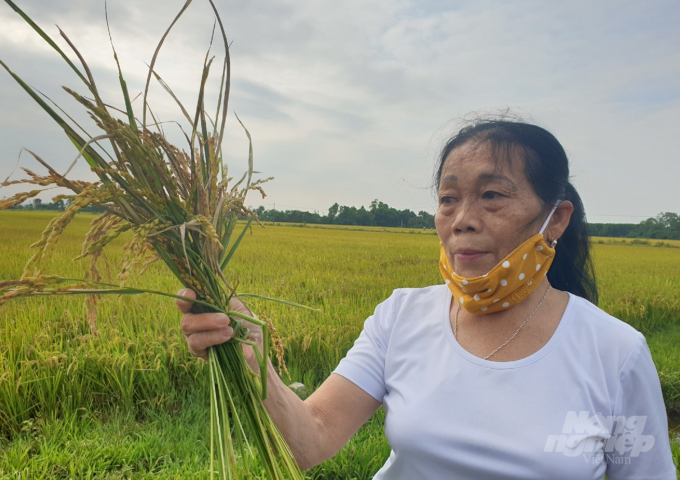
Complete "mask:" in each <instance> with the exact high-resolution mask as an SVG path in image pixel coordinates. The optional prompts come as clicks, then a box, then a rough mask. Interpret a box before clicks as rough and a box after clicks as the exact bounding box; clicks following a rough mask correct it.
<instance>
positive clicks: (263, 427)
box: [0, 0, 303, 479]
mask: <svg viewBox="0 0 680 480" xmlns="http://www.w3.org/2000/svg"><path fill="white" fill-rule="evenodd" d="M5 1H6V3H7V4H8V5H9V6H10V7H11V8H12V9H14V11H15V12H16V13H18V14H19V15H20V16H21V17H22V18H23V19H24V20H26V22H27V23H28V24H29V25H30V26H31V27H32V28H33V29H34V30H35V31H36V32H37V33H38V34H39V35H40V36H41V37H42V38H43V39H44V40H46V41H47V42H48V44H50V46H52V47H53V48H54V49H55V50H56V51H57V52H58V53H59V54H60V55H61V56H62V58H64V60H65V61H66V62H67V64H68V65H69V66H70V67H71V68H72V69H73V70H74V71H75V72H76V74H77V75H78V77H79V78H80V80H81V81H82V82H83V84H84V85H85V87H86V90H87V94H86V95H82V94H80V93H77V92H76V91H75V90H73V89H70V88H66V87H64V90H65V91H66V92H67V93H69V94H70V95H71V96H72V97H73V98H74V99H75V100H76V101H77V102H78V103H79V104H80V105H81V106H82V107H84V108H85V109H86V111H87V112H88V114H89V116H90V118H91V119H92V120H93V121H94V123H95V124H96V126H97V127H98V128H99V129H100V130H101V132H99V133H98V134H97V135H96V136H90V135H88V134H87V133H86V132H85V131H84V130H82V129H81V128H80V126H78V125H77V124H75V122H73V120H72V118H71V117H70V116H68V115H67V114H66V113H65V112H64V111H63V110H62V109H61V108H59V107H58V106H57V107H56V110H55V109H54V108H52V106H50V104H51V101H50V100H49V99H48V100H47V101H46V100H45V98H46V97H43V96H42V95H40V94H38V93H37V92H36V91H35V90H33V89H32V88H31V87H30V86H28V84H26V83H25V82H24V81H23V80H22V79H21V78H20V77H19V76H17V75H16V74H15V73H13V72H12V70H11V69H10V68H9V66H7V65H6V64H5V63H3V62H2V61H1V60H0V65H2V67H4V69H5V70H7V72H8V73H9V74H10V75H11V76H12V77H13V78H14V79H15V80H16V81H17V83H18V84H19V85H20V86H21V87H22V88H23V89H24V90H25V91H26V92H27V93H28V94H29V95H30V96H31V97H32V98H33V100H34V101H36V102H37V103H38V104H39V105H40V106H41V107H42V108H43V109H44V110H45V111H46V112H47V113H48V114H49V115H50V116H51V117H52V118H53V119H54V120H55V121H56V122H57V124H59V126H61V128H62V129H63V130H64V133H65V134H66V135H67V136H68V138H69V139H70V140H71V141H72V142H73V144H74V145H75V146H76V148H77V150H78V156H77V157H76V161H77V160H78V159H79V158H80V157H83V158H84V159H85V161H86V162H87V163H88V164H89V166H90V168H91V170H92V171H93V172H94V173H95V174H96V175H97V176H98V178H99V181H97V182H84V181H78V180H69V179H67V178H66V175H60V174H59V173H58V172H56V171H55V170H54V169H53V168H52V167H50V165H49V164H48V163H47V162H46V161H44V160H43V159H42V158H40V157H39V156H38V155H36V154H35V153H33V152H31V151H30V150H27V151H28V152H29V153H30V154H31V155H32V156H33V157H34V158H35V160H36V161H37V162H38V163H40V164H41V165H42V166H43V167H45V168H46V170H47V172H48V174H47V175H42V176H41V175H38V174H36V173H34V172H33V171H31V170H28V169H25V168H24V171H25V173H26V174H27V175H28V176H29V177H30V178H28V179H22V180H13V181H10V179H9V177H8V178H7V179H6V180H5V181H4V182H3V183H2V184H1V185H0V186H8V185H15V184H20V183H25V184H31V185H38V186H42V187H49V186H57V187H63V188H67V189H69V190H70V191H71V192H72V193H71V194H69V195H59V196H56V197H54V199H53V200H54V201H57V200H58V199H62V200H68V201H69V202H70V203H69V205H68V207H67V208H66V209H65V210H64V211H63V212H61V213H60V214H59V215H57V216H56V217H55V218H53V219H52V220H51V221H50V222H49V224H48V225H47V227H46V228H45V230H44V231H43V233H42V235H41V237H40V239H39V240H38V241H37V242H36V243H34V244H33V245H32V248H34V249H35V253H34V255H33V256H32V257H31V259H30V260H29V261H28V263H27V264H26V267H25V269H24V273H23V275H22V277H21V279H20V280H10V281H4V282H1V283H0V305H2V304H4V303H6V302H7V301H8V300H10V299H13V298H18V297H28V296H44V295H76V294H85V295H87V301H86V306H87V320H88V322H89V325H90V329H91V332H92V334H94V335H96V334H97V327H96V317H97V301H98V299H99V298H100V297H101V295H104V294H124V295H125V294H127V295H133V294H141V293H155V294H159V295H165V296H168V297H174V298H182V297H177V296H175V295H172V294H168V293H164V292H152V291H149V290H142V289H135V288H130V287H127V286H126V282H127V281H128V279H129V278H130V275H131V274H132V273H133V272H138V274H141V273H143V272H144V271H145V270H146V269H147V268H148V267H149V266H150V265H151V264H153V263H154V262H156V261H159V260H160V261H162V262H163V263H164V264H165V265H166V266H167V267H168V268H169V269H170V271H171V272H172V273H173V274H174V275H175V277H177V279H178V280H179V281H180V282H181V283H182V285H183V286H184V287H186V288H190V289H192V290H194V291H195V292H196V294H197V299H196V300H192V302H194V306H193V309H192V310H193V311H194V312H195V313H200V312H209V311H212V312H223V313H225V314H227V315H229V317H230V319H231V326H232V327H233V329H234V337H233V339H232V340H231V341H230V342H228V343H226V344H223V345H219V346H216V347H213V348H211V349H210V362H209V363H210V372H211V379H212V394H211V399H210V400H211V411H212V418H213V422H212V435H211V453H212V457H213V458H215V457H217V465H216V466H213V465H211V468H210V470H211V477H212V476H213V475H214V473H215V471H217V472H218V475H219V476H220V477H221V478H223V479H227V478H230V479H231V478H234V479H236V478H249V475H250V474H249V473H248V472H249V470H250V468H249V466H252V464H253V462H254V461H255V459H254V457H253V449H255V451H256V452H257V459H256V462H257V464H259V465H260V468H262V469H263V471H264V472H265V473H266V475H267V478H271V479H289V478H290V479H298V478H300V479H301V478H303V477H302V474H301V473H300V470H299V468H298V466H297V464H296V462H295V460H294V458H293V457H292V455H291V452H290V450H289V448H288V446H287V445H286V443H285V441H284V440H283V437H282V436H281V434H280V433H279V431H278V430H277V428H276V426H275V425H274V423H273V421H272V420H271V418H270V417H269V415H268V413H267V411H266V410H265V409H264V407H263V405H262V399H264V398H266V396H267V382H266V375H264V376H263V377H261V378H260V377H259V376H258V375H254V374H253V372H252V371H251V370H250V369H249V367H248V365H247V364H246V362H245V360H244V358H243V352H242V350H241V346H240V345H239V343H244V344H249V345H253V346H255V345H254V343H253V342H252V341H250V340H249V331H248V329H247V328H246V327H245V326H244V325H243V320H248V321H250V322H253V323H255V324H257V325H260V326H261V327H262V329H263V332H264V335H263V337H264V345H263V349H262V352H258V351H257V348H256V352H257V357H258V362H259V364H260V371H263V372H266V371H267V368H266V366H267V362H268V358H269V350H270V332H274V334H273V335H272V337H271V338H272V340H273V342H274V347H275V351H276V355H277V358H278V359H279V363H280V364H283V354H282V346H281V341H280V339H279V338H278V335H276V334H275V330H274V329H273V326H272V325H271V322H270V321H269V320H268V319H265V320H259V319H257V318H252V317H249V316H246V315H243V314H241V313H239V312H234V311H232V310H231V309H230V306H229V302H230V300H231V298H233V297H234V296H237V295H238V294H237V291H236V287H235V286H234V285H232V284H230V283H229V281H228V279H227V275H228V273H226V274H225V269H226V268H227V267H228V264H229V261H230V260H231V258H232V256H233V254H234V252H235V251H236V248H237V247H238V245H239V243H240V241H241V239H242V238H243V235H244V234H245V233H246V231H248V230H249V229H250V228H251V227H250V226H251V222H252V221H255V222H258V220H257V216H256V215H255V214H254V213H253V212H252V211H250V210H249V209H248V208H247V207H246V206H245V199H246V195H247V194H248V193H249V192H250V191H258V192H259V193H260V194H261V195H262V196H263V197H264V196H265V194H264V191H263V190H262V184H263V183H264V182H266V181H268V180H270V179H269V178H267V179H260V180H253V173H254V170H253V148H252V141H251V137H250V133H249V132H248V130H247V129H246V128H245V126H244V125H243V123H241V120H240V119H238V117H237V119H238V121H239V123H240V124H241V126H243V129H244V132H245V134H246V136H247V137H248V140H249V142H251V143H250V148H249V155H248V169H247V170H246V172H245V174H244V175H243V177H242V178H241V179H239V180H238V181H236V182H234V181H233V180H234V179H232V178H229V177H228V176H227V171H228V170H227V167H226V165H224V164H223V162H222V139H223V138H224V128H225V120H226V114H227V109H228V99H229V88H230V74H231V66H230V58H229V45H228V42H227V37H226V34H225V32H224V29H223V26H222V22H221V20H220V17H219V15H218V13H217V10H216V8H215V5H214V4H213V2H212V0H208V2H209V3H210V5H211V7H212V9H213V11H214V13H215V20H216V23H217V24H218V25H219V29H220V34H221V37H222V40H223V47H224V61H223V63H222V70H221V78H220V94H219V99H218V102H217V105H216V107H215V112H216V113H215V114H214V115H213V116H211V115H210V114H209V113H208V112H207V111H206V105H205V99H204V93H205V87H206V83H207V81H208V80H209V78H210V68H211V66H212V62H213V58H209V57H210V55H209V53H210V52H209V53H208V55H206V58H205V61H204V64H203V72H202V78H201V83H200V87H199V89H198V95H197V97H198V99H197V102H196V107H195V109H193V110H191V109H187V108H185V107H184V105H182V104H181V103H180V102H179V100H178V99H177V97H176V96H175V95H174V93H173V92H172V90H171V89H170V87H169V86H168V85H167V83H165V82H164V81H163V80H162V79H161V77H160V75H158V73H157V72H156V71H155V70H154V66H155V62H156V59H157V56H158V54H159V52H160V49H161V46H162V44H163V41H164V40H165V37H166V36H167V34H168V33H169V32H170V30H171V28H172V27H173V26H174V24H175V22H176V21H177V19H179V17H180V16H181V15H182V14H183V13H184V11H185V10H186V8H187V7H188V6H189V4H190V3H191V0H188V1H187V2H186V3H185V5H184V6H183V7H182V9H181V11H180V12H179V14H178V15H177V16H176V18H175V20H174V21H173V22H172V24H171V25H170V27H169V28H168V30H167V31H166V34H165V35H164V36H163V38H162V39H161V42H160V43H159V45H158V46H157V48H156V51H155V53H154V55H153V58H152V60H151V62H150V64H149V74H148V78H147V83H146V86H145V90H144V96H143V107H142V118H141V120H140V119H139V118H138V117H137V116H136V112H135V111H134V110H133V108H132V102H131V100H130V95H129V92H128V89H127V84H126V82H125V80H124V77H123V74H122V72H121V70H120V64H119V63H118V57H117V55H116V53H115V49H114V50H113V56H114V60H115V62H116V65H117V67H118V72H119V80H120V86H121V92H122V94H123V99H124V105H123V106H121V107H120V108H116V107H112V106H111V105H112V104H113V102H105V101H104V100H103V99H102V98H101V96H100V94H99V90H98V89H97V86H96V83H95V81H94V78H93V76H92V73H91V71H90V69H89V67H88V66H87V63H86V62H85V60H84V58H83V57H82V55H81V54H80V53H79V52H78V50H77V49H76V47H75V46H74V45H73V43H72V42H71V41H70V40H69V39H68V37H67V36H66V34H65V33H64V32H61V31H60V34H61V36H62V37H63V39H64V40H65V41H66V43H67V44H68V45H69V47H70V48H71V50H72V51H73V54H75V56H76V57H77V58H78V60H79V61H80V63H81V68H79V67H77V66H76V65H75V64H74V63H73V62H72V61H71V60H70V59H69V57H68V56H67V55H66V54H65V53H64V52H63V51H62V50H61V48H60V47H58V46H57V44H56V43H54V41H53V40H52V39H51V38H50V37H49V36H48V35H47V34H46V33H45V32H44V31H43V30H42V29H41V28H40V27H39V26H37V25H36V24H35V23H34V22H33V21H32V20H31V19H30V18H29V17H28V16H27V15H26V14H25V13H24V12H23V11H22V10H21V9H20V8H19V7H17V6H16V5H15V4H14V3H13V2H12V1H10V0H5ZM107 26H108V20H107ZM213 33H214V31H213ZM109 35H110V33H109ZM111 45H112V48H113V41H112V43H111ZM211 47H212V40H211ZM152 74H153V76H154V77H155V78H156V80H157V81H158V82H159V83H160V85H161V86H162V87H163V89H165V91H166V92H168V93H169V95H170V97H171V98H172V100H173V101H174V102H176V103H177V106H178V107H179V109H180V111H181V112H182V114H183V117H184V120H186V123H187V124H188V126H189V127H190V130H187V131H185V130H182V133H183V134H184V138H185V140H186V143H187V144H186V150H184V149H182V148H179V147H177V146H175V145H172V144H171V143H170V142H169V141H168V140H167V138H166V137H165V134H164V132H163V130H162V128H161V123H160V122H159V121H158V119H156V117H155V116H154V114H153V111H152V110H151V108H149V105H148V103H147V94H148V90H149V83H150V81H151V76H152ZM57 110H58V111H59V112H62V113H63V115H60V114H59V113H58V112H57ZM147 110H148V113H149V115H150V116H151V118H152V119H153V122H151V123H147ZM192 111H193V112H194V113H193V115H191V114H190V113H189V112H192ZM64 117H65V118H66V119H67V120H68V121H67V120H65V119H64ZM211 119H212V120H211ZM177 125H180V124H179V123H177ZM180 128H181V125H180ZM74 163H75V161H74ZM72 166H73V165H72ZM69 171H70V168H69ZM41 192H42V189H40V190H32V191H29V192H24V193H19V194H16V195H14V196H13V197H11V198H9V199H6V200H2V201H0V209H4V208H9V207H11V206H14V205H19V204H21V203H22V202H24V201H26V200H27V199H30V198H33V197H35V196H37V195H38V194H39V193H41ZM88 206H97V207H100V208H102V209H103V210H104V213H103V214H101V215H100V216H99V217H97V218H96V219H95V220H93V221H92V223H91V228H90V231H89V232H88V233H87V235H86V236H85V241H84V243H83V245H82V249H81V252H80V255H78V256H77V257H76V260H80V259H83V258H88V257H89V259H90V263H89V269H88V270H87V271H86V273H85V277H84V279H82V280H74V279H70V278H63V277H60V276H57V275H46V274H45V273H44V272H43V264H44V263H45V261H46V260H47V259H48V257H49V255H50V252H52V251H53V250H54V247H55V245H56V244H57V241H58V240H59V237H60V235H61V234H62V233H63V232H64V229H65V228H66V227H67V226H68V224H69V223H70V222H71V221H72V220H73V218H74V217H75V215H76V214H77V213H78V211H80V210H81V209H83V208H85V207H88ZM239 217H240V218H246V219H247V220H248V222H247V224H246V227H245V228H244V229H243V230H242V231H241V232H240V234H239V236H238V237H237V238H232V236H233V233H234V230H235V227H236V221H237V219H238V218H239ZM258 223H259V222H258ZM128 231H131V232H132V234H133V235H132V238H131V239H130V240H129V241H128V242H127V243H126V244H125V246H124V250H125V255H124V257H123V259H122V261H121V262H120V264H119V273H118V277H117V279H118V284H112V283H104V282H102V281H101V280H102V277H101V273H100V271H99V267H98V264H99V260H100V259H101V258H102V257H103V258H104V259H105V262H106V270H107V272H109V276H110V271H109V265H108V262H107V261H106V256H105V249H106V247H107V246H108V245H109V244H110V243H111V242H112V241H113V240H115V239H116V238H118V237H119V236H120V235H121V234H122V233H124V232H128ZM109 282H110V280H109ZM253 296H255V297H257V298H264V299H267V297H262V296H257V295H253ZM269 300H275V299H269ZM276 301H280V300H276ZM284 303H287V304H289V305H294V306H301V305H297V304H294V303H292V302H284ZM284 367H285V366H284ZM258 478H259V477H258Z"/></svg>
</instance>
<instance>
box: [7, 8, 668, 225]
mask: <svg viewBox="0 0 680 480" xmlns="http://www.w3.org/2000/svg"><path fill="white" fill-rule="evenodd" d="M18 3H19V4H20V5H21V6H22V7H23V8H25V10H26V11H27V12H28V13H29V14H30V15H31V16H32V17H34V19H35V20H36V21H37V22H38V23H39V24H40V25H42V26H43V28H45V29H46V30H47V31H48V33H50V34H51V35H53V37H54V38H57V37H58V32H57V30H56V27H55V26H54V25H55V24H58V25H59V26H60V27H61V28H62V29H63V30H64V31H65V32H66V33H67V34H68V35H69V37H70V38H71V39H72V40H73V41H74V43H75V44H76V45H77V46H78V47H79V48H80V49H81V51H82V53H83V54H84V56H85V57H86V59H87V60H88V62H89V63H90V64H91V66H92V68H93V70H94V74H95V77H96V78H98V79H99V80H98V82H99V84H100V89H101V90H103V91H104V95H105V96H108V98H109V99H110V102H114V103H117V104H120V102H121V99H120V95H119V93H118V92H117V85H116V73H115V70H114V68H115V64H114V62H113V59H112V56H111V50H110V46H109V45H108V37H107V35H106V29H105V22H104V3H103V2H100V1H92V0H89V1H88V0H73V1H70V2H68V8H64V4H63V3H62V4H56V3H53V2H49V3H46V2H36V1H23V2H18ZM182 4H183V2H182V1H177V0H166V1H164V2H161V1H159V0H147V1H145V2H130V1H127V2H124V1H122V0H109V2H108V7H109V18H110V24H111V31H112V35H113V39H114V42H115V44H116V49H117V51H118V55H119V57H120V60H121V64H122V67H123V69H124V72H126V78H127V80H128V83H129V85H130V89H131V90H132V91H133V92H139V91H140V90H141V89H142V88H143V82H144V79H145V75H146V72H145V68H146V67H145V64H144V62H148V61H149V59H150V58H151V55H152V53H153V50H154V48H155V45H156V42H157V40H158V39H159V38H160V36H161V35H162V32H163V30H164V29H165V27H166V26H167V25H168V23H169V22H170V20H171V19H172V17H173V16H174V14H175V13H176V12H177V11H178V10H179V8H180V7H181V5H182ZM219 9H220V12H221V15H222V18H223V20H224V23H225V27H226V29H227V34H228V36H229V38H230V40H233V42H234V43H233V45H232V50H231V53H232V66H233V70H232V79H233V87H232V97H231V108H232V109H234V110H235V111H236V112H237V113H238V114H239V116H240V117H241V119H242V120H243V121H244V123H246V125H247V127H248V128H249V130H250V132H251V134H252V135H253V140H254V151H255V163H256V169H257V170H259V171H261V172H263V175H264V176H274V177H275V180H274V181H272V182H271V183H269V184H268V185H267V188H266V191H267V193H268V197H267V198H266V199H264V200H260V199H259V198H258V197H256V196H255V195H253V196H252V197H251V198H250V201H249V203H250V204H251V205H253V206H257V205H260V204H264V205H265V206H267V208H271V207H272V206H273V204H276V207H277V208H278V209H286V208H298V209H303V210H318V211H320V212H322V213H323V212H325V211H326V210H327V209H328V207H329V206H330V205H331V204H333V203H334V202H339V203H340V204H344V205H355V206H360V205H366V206H368V205H369V204H370V202H371V201H372V200H373V199H375V198H378V199H380V200H382V201H384V202H386V203H388V204H389V205H391V206H394V207H397V208H410V209H412V210H415V211H418V210H426V211H429V212H432V213H433V212H434V208H435V200H434V195H433V192H432V190H431V189H430V188H429V187H430V184H431V177H432V171H433V168H434V164H435V161H436V154H437V151H438V150H439V148H440V147H441V145H442V143H443V142H444V141H445V140H446V138H447V136H448V135H450V134H452V133H453V132H454V131H455V130H456V128H457V127H458V126H460V124H461V123H462V122H463V121H465V119H467V118H471V117H472V116H474V115H475V114H479V113H481V114H485V115H489V114H491V115H493V114H497V113H499V112H504V111H506V110H508V109H509V110H510V111H511V112H513V113H514V114H516V115H519V116H521V117H523V118H525V119H526V120H529V121H532V122H535V123H538V124H539V125H542V126H544V127H546V128H548V129H549V130H550V131H551V132H553V133H554V134H555V135H556V137H557V138H558V139H559V140H560V141H561V142H562V144H563V145H564V147H565V149H566V150H567V152H568V154H569V156H570V159H571V164H572V175H573V181H574V183H575V185H576V187H577V189H578V190H579V192H580V193H581V196H582V197H583V200H584V203H585V206H586V212H587V214H588V217H589V219H590V221H596V222H598V221H599V222H638V221H640V220H642V219H644V218H646V217H648V216H653V215H656V214H657V213H659V212H661V211H674V212H679V211H680V188H678V181H680V162H679V160H680V152H679V148H678V142H677V138H678V133H677V132H678V127H680V81H678V79H679V78H680V49H679V48H678V46H679V45H680V29H678V28H677V25H680V4H679V3H678V2H677V1H675V0H673V1H665V0H659V1H655V0H652V1H640V0H638V1H626V0H620V1H608V0H601V1H597V2H592V1H581V0H576V1H572V2H556V1H547V2H546V1H529V0H517V1H514V2H507V1H492V0H488V1H487V0H476V1H429V2H428V1H413V2H409V1H391V0H381V1H372V0H363V1H353V0H348V1H343V2H329V1H319V0H315V1H312V0H310V1H281V0H277V1H271V0H265V1H259V2H247V1H232V0H229V1H225V2H219ZM212 21H213V20H212V16H211V12H210V9H209V8H208V7H207V2H205V1H202V0H195V1H194V3H193V4H192V6H191V7H190V9H189V12H188V13H187V15H186V17H184V18H183V19H182V20H181V21H180V23H179V24H178V27H177V28H176V30H175V31H174V32H173V34H171V37H170V38H169V39H168V42H167V45H166V47H165V48H164V50H163V52H162V53H161V57H160V61H159V64H158V69H157V70H158V71H159V72H160V74H161V75H162V76H163V77H164V79H165V80H166V81H167V82H168V83H169V84H170V85H171V86H172V87H173V89H174V90H175V91H176V92H177V93H178V95H179V96H180V98H182V99H183V100H184V101H186V103H187V104H192V103H193V102H194V95H195V92H196V90H197V83H198V80H199V75H200V66H201V62H202V58H203V55H204V53H205V49H206V47H207V44H208V41H209V34H210V29H211V27H212ZM0 25H2V29H0V59H2V60H3V61H5V62H6V63H7V64H8V65H9V66H10V67H11V68H13V69H14V70H15V71H16V72H17V73H19V74H20V75H21V76H22V77H23V78H24V79H25V80H26V81H28V83H30V84H31V85H33V86H35V87H36V88H39V89H40V90H41V91H43V92H45V93H46V94H48V95H49V96H50V97H51V98H53V99H54V100H55V101H57V102H58V103H59V104H60V105H61V106H63V107H64V108H65V109H66V110H67V111H69V112H78V111H79V110H78V107H77V105H75V104H74V102H72V101H71V100H70V99H69V98H68V97H67V96H66V95H65V94H64V93H63V92H62V91H61V90H60V88H59V86H60V85H67V86H78V84H77V78H76V77H75V76H74V75H73V74H72V72H70V70H69V69H68V67H66V66H65V65H64V64H63V62H61V61H60V59H59V58H58V57H57V55H56V54H55V53H54V52H52V51H51V50H50V49H49V48H48V47H46V46H45V45H44V44H43V43H42V40H40V39H39V38H38V37H37V35H35V34H34V33H33V31H32V30H31V29H30V28H28V26H27V25H25V24H24V23H23V22H22V21H21V19H20V18H19V17H18V16H17V15H16V14H15V13H14V12H13V11H12V10H11V9H10V8H9V7H7V6H6V5H4V4H1V5H0ZM78 87H79V86H78ZM213 92H214V90H213ZM150 102H151V105H152V107H153V108H154V111H155V112H156V113H158V114H159V115H160V116H161V117H162V118H163V119H164V120H175V119H177V120H179V119H180V116H179V112H178V111H177V110H176V109H175V108H174V106H173V104H172V101H171V100H170V99H169V98H168V97H167V95H165V93H164V92H163V91H162V89H161V88H160V87H158V86H154V88H153V90H152V94H151V97H150ZM0 112H1V113H2V115H0V177H2V179H4V178H5V177H6V176H7V175H8V174H9V172H11V171H12V170H13V169H14V167H15V165H16V163H17V157H18V154H19V152H20V150H21V148H22V147H27V148H30V149H31V150H34V151H35V152H36V153H38V154H40V155H41V156H42V157H43V158H45V159H47V160H48V161H49V162H51V163H52V164H53V165H54V166H55V167H56V168H57V169H61V170H62V171H64V170H65V169H66V168H67V167H68V165H69V164H70V163H71V161H72V160H73V159H74V158H75V155H76V153H77V152H75V151H74V148H73V146H72V145H70V144H69V142H68V140H66V139H65V138H64V135H63V133H61V132H60V131H59V129H58V127H57V126H56V124H53V123H51V121H50V119H49V118H48V117H47V115H46V114H44V113H43V112H42V111H41V110H40V109H39V107H37V106H35V105H33V104H32V101H31V100H30V99H29V98H28V97H27V95H26V94H25V93H24V92H23V91H22V90H21V89H20V88H19V87H18V86H17V85H16V84H15V83H14V82H13V80H12V79H11V78H10V77H9V75H7V74H6V73H5V72H0ZM77 118H79V119H83V120H86V118H85V117H84V116H83V115H82V114H79V116H77ZM227 128H228V133H227V138H226V142H225V144H224V149H225V154H226V160H227V162H228V164H229V165H230V169H231V171H232V172H233V173H234V175H235V176H237V177H238V176H239V173H240V172H242V171H243V169H244V167H245V162H246V158H247V148H248V147H247V142H246V139H245V136H244V135H243V133H242V131H241V130H240V127H239V126H238V124H237V123H236V120H235V117H234V116H233V115H232V112H230V117H229V120H228V127H227ZM168 132H169V134H170V135H174V134H173V133H172V131H171V129H170V128H169V129H168ZM20 165H21V166H25V167H28V168H32V169H34V170H36V171H40V167H39V166H38V165H37V164H36V163H35V162H34V161H31V159H30V157H28V156H24V157H23V158H22V160H21V163H20ZM21 175H22V173H21V172H20V171H19V172H17V173H16V174H15V177H13V178H20V177H21ZM72 176H73V177H74V178H92V174H91V173H90V172H89V171H88V169H87V167H86V165H85V163H84V162H80V163H79V165H78V166H77V167H76V168H75V169H74V170H73V172H72ZM16 191H17V189H16V188H3V189H2V190H0V198H1V197H3V196H9V195H11V194H13V193H15V192H16ZM56 193H59V192H57V191H54V190H53V191H50V192H46V193H45V194H44V195H43V197H42V198H44V199H45V200H49V199H50V198H51V197H52V196H53V195H55V194H56Z"/></svg>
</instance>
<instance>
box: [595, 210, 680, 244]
mask: <svg viewBox="0 0 680 480" xmlns="http://www.w3.org/2000/svg"><path fill="white" fill-rule="evenodd" d="M588 229H589V231H590V235H591V236H593V237H626V238H658V239H662V240H680V215H678V214H677V213H671V212H663V213H660V214H658V215H657V216H656V217H651V218H648V219H647V220H643V221H641V222H640V223H637V224H636V223H589V224H588Z"/></svg>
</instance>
